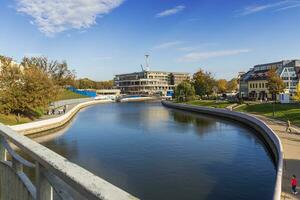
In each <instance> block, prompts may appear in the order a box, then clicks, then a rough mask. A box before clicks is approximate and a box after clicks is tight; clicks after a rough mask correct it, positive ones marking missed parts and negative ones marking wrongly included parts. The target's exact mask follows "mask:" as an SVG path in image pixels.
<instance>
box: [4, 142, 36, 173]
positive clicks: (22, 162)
mask: <svg viewBox="0 0 300 200" xmlns="http://www.w3.org/2000/svg"><path fill="white" fill-rule="evenodd" d="M2 145H3V146H4V148H5V149H6V150H7V152H8V153H9V155H11V156H12V157H13V159H16V160H17V161H18V162H19V163H21V164H22V165H25V166H26V167H29V168H34V167H35V165H34V164H33V163H31V162H29V161H27V160H25V159H24V158H22V157H21V156H20V155H19V154H17V153H16V152H15V151H14V150H13V149H12V148H11V146H10V145H9V144H8V142H7V141H6V140H2Z"/></svg>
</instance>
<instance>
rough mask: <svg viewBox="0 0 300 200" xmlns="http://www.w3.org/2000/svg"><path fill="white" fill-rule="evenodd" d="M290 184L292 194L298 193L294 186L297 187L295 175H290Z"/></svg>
mask: <svg viewBox="0 0 300 200" xmlns="http://www.w3.org/2000/svg"><path fill="white" fill-rule="evenodd" d="M291 185H292V193H293V194H295V195H296V194H298V192H297V190H296V187H297V179H296V175H293V176H292V180H291Z"/></svg>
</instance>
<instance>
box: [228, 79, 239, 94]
mask: <svg viewBox="0 0 300 200" xmlns="http://www.w3.org/2000/svg"><path fill="white" fill-rule="evenodd" d="M226 87H227V91H228V92H233V91H237V89H238V80H237V79H236V78H233V79H231V80H230V81H228V82H227V86H226Z"/></svg>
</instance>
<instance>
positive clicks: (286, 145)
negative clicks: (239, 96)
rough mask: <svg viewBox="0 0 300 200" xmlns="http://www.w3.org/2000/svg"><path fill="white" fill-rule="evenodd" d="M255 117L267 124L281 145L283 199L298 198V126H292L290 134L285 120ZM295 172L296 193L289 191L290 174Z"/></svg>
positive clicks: (299, 173) (299, 156) (299, 132)
mask: <svg viewBox="0 0 300 200" xmlns="http://www.w3.org/2000/svg"><path fill="white" fill-rule="evenodd" d="M255 116H256V117H258V118H260V119H262V120H263V121H265V122H266V123H267V124H268V126H270V128H271V129H273V131H274V132H275V133H276V134H277V135H278V136H279V138H280V140H281V142H282V145H283V158H284V161H283V179H282V195H281V199H283V200H294V199H299V200H300V187H299V186H300V185H299V183H300V127H296V126H293V127H292V131H293V132H292V134H290V133H287V132H286V131H285V130H286V122H283V121H279V120H275V119H270V118H267V117H263V116H260V115H255ZM293 174H295V175H296V176H297V179H298V192H299V193H298V195H293V194H292V193H291V186H290V181H291V176H292V175H293Z"/></svg>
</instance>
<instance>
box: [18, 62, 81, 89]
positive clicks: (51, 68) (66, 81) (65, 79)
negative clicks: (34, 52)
mask: <svg viewBox="0 0 300 200" xmlns="http://www.w3.org/2000/svg"><path fill="white" fill-rule="evenodd" d="M21 65H23V66H24V67H27V66H31V67H32V66H35V67H37V68H40V69H41V70H42V71H44V72H45V73H47V74H48V75H49V77H50V78H51V79H52V81H53V83H54V84H55V85H59V86H66V85H72V86H74V84H75V72H74V71H71V70H70V69H69V68H68V64H67V62H66V61H62V62H59V61H57V60H48V58H47V57H43V56H42V57H30V58H29V57H24V58H23V60H22V62H21Z"/></svg>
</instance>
